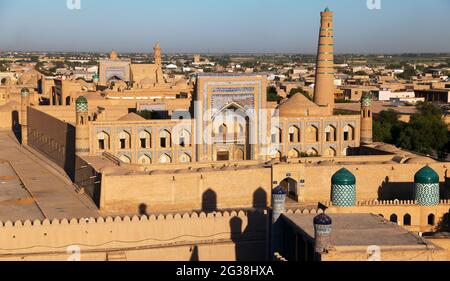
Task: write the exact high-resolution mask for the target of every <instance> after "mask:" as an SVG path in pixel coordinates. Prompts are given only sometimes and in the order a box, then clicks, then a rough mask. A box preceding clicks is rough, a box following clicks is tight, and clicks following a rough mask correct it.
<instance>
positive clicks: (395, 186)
mask: <svg viewBox="0 0 450 281" xmlns="http://www.w3.org/2000/svg"><path fill="white" fill-rule="evenodd" d="M396 199H397V200H414V183H413V182H391V181H390V180H389V177H386V178H385V180H384V181H383V183H382V184H381V185H380V186H379V187H378V200H396Z"/></svg>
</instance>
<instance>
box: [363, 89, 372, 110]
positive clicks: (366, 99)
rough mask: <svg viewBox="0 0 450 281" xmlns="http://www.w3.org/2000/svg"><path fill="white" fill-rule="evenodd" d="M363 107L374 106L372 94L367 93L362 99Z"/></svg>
mask: <svg viewBox="0 0 450 281" xmlns="http://www.w3.org/2000/svg"><path fill="white" fill-rule="evenodd" d="M361 105H362V106H365V107H370V106H371V105H372V93H370V92H365V93H364V94H363V95H362V97H361Z"/></svg>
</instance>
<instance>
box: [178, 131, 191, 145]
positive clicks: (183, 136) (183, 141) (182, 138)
mask: <svg viewBox="0 0 450 281" xmlns="http://www.w3.org/2000/svg"><path fill="white" fill-rule="evenodd" d="M190 140H191V134H190V133H189V132H188V131H187V130H182V131H181V132H180V135H179V139H178V144H179V145H180V146H181V147H187V146H190V145H191V142H190Z"/></svg>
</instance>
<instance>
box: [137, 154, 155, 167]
mask: <svg viewBox="0 0 450 281" xmlns="http://www.w3.org/2000/svg"><path fill="white" fill-rule="evenodd" d="M138 161H139V164H141V165H149V164H151V163H152V159H151V158H150V157H149V156H147V155H142V156H141V157H139V160H138Z"/></svg>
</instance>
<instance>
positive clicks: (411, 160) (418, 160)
mask: <svg viewBox="0 0 450 281" xmlns="http://www.w3.org/2000/svg"><path fill="white" fill-rule="evenodd" d="M433 162H436V161H435V160H433V159H431V158H429V157H425V156H416V157H411V158H409V159H408V160H406V161H405V163H407V164H427V163H433Z"/></svg>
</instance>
